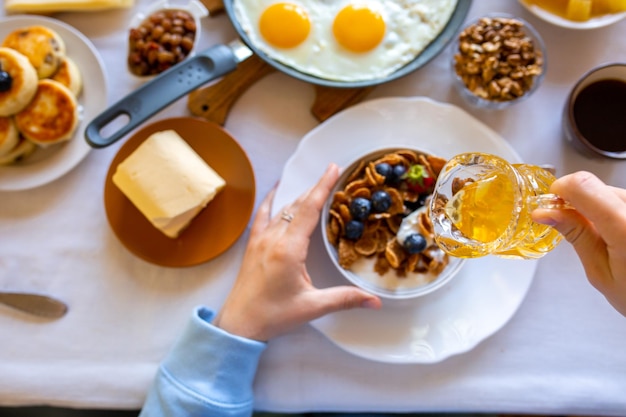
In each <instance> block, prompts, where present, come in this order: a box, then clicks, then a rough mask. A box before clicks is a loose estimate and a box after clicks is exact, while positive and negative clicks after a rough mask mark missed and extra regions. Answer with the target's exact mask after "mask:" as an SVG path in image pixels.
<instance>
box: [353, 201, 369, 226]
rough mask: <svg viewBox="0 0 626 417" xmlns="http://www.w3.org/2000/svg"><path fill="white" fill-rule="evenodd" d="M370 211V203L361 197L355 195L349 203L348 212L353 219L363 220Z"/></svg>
mask: <svg viewBox="0 0 626 417" xmlns="http://www.w3.org/2000/svg"><path fill="white" fill-rule="evenodd" d="M371 211H372V203H371V202H370V201H369V200H368V199H367V198H363V197H357V198H355V199H354V200H352V202H351V203H350V214H351V215H352V218H353V219H355V220H365V219H367V216H369V214H370V212H371Z"/></svg>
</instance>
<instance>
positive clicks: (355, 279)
mask: <svg viewBox="0 0 626 417" xmlns="http://www.w3.org/2000/svg"><path fill="white" fill-rule="evenodd" d="M401 149H409V150H413V151H416V152H421V153H424V154H429V155H436V154H435V153H433V152H430V151H428V150H425V149H418V148H411V147H409V146H392V145H386V146H384V147H380V148H376V149H373V150H370V151H369V152H367V153H364V154H362V155H360V156H358V157H356V158H354V159H352V160H351V161H350V162H348V163H347V164H346V165H345V166H344V167H342V171H341V173H340V175H339V178H338V179H337V182H336V183H335V185H334V186H333V188H332V190H331V192H330V194H329V196H328V198H327V199H326V201H325V202H324V205H323V207H322V213H321V218H320V222H319V223H320V228H321V234H322V240H323V243H324V248H325V249H326V253H327V254H328V256H329V258H330V259H331V261H332V263H333V265H334V266H335V268H336V269H337V270H338V271H339V273H341V275H342V276H343V277H344V278H345V279H347V280H348V281H349V282H351V283H352V284H354V285H355V286H357V287H359V288H361V289H363V290H365V291H367V292H369V293H371V294H375V295H378V296H380V297H382V298H386V299H392V300H405V299H412V298H417V297H421V296H424V295H426V294H430V293H432V292H434V291H435V290H437V289H439V288H441V287H443V286H444V285H445V284H447V283H448V282H450V281H451V280H452V278H454V277H455V276H457V275H458V273H459V271H460V270H461V269H462V266H463V265H464V264H465V262H466V261H467V259H464V258H457V257H454V256H450V255H448V256H449V258H450V262H449V263H448V265H446V267H445V268H444V270H443V272H442V273H441V274H439V275H438V276H437V277H436V278H435V279H434V280H433V281H431V282H429V283H427V284H423V285H418V286H416V287H411V288H403V289H401V290H393V289H387V288H383V287H381V286H377V285H375V284H373V283H372V282H370V281H368V280H366V279H364V278H362V277H360V276H359V275H358V274H356V273H354V272H352V271H350V270H347V269H345V268H343V267H342V266H341V265H339V262H338V257H337V249H336V248H335V247H334V246H333V245H331V244H330V242H329V241H328V236H327V230H326V225H327V223H328V216H329V211H330V203H331V200H332V197H333V195H334V194H335V192H336V191H337V190H338V189H339V187H341V186H342V185H343V182H344V181H345V179H346V178H347V176H348V175H349V174H350V173H351V172H352V170H353V169H354V168H355V167H356V166H357V164H358V163H359V162H360V161H361V160H362V159H364V158H365V159H367V160H368V161H371V160H373V159H376V158H378V157H379V156H382V155H384V154H386V153H389V152H393V151H397V150H401Z"/></svg>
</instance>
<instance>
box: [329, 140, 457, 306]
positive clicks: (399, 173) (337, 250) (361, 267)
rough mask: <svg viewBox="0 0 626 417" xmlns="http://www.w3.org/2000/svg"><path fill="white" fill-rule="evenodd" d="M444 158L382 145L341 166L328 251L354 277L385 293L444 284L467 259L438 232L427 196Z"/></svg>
mask: <svg viewBox="0 0 626 417" xmlns="http://www.w3.org/2000/svg"><path fill="white" fill-rule="evenodd" d="M444 163H445V160H444V159H443V158H439V157H437V156H434V155H432V154H431V153H428V152H423V151H419V150H414V149H404V148H385V149H377V150H374V151H372V152H370V153H368V154H366V155H362V156H360V157H359V158H358V159H357V160H355V161H354V162H352V163H350V164H349V165H348V166H347V167H346V168H345V169H344V170H343V172H342V174H341V176H340V178H339V180H338V181H337V184H336V185H335V187H334V189H333V190H332V192H331V194H330V196H329V199H328V201H327V202H326V204H325V205H324V207H323V209H322V217H321V219H322V220H321V222H320V226H321V231H322V237H323V241H324V245H325V247H326V250H327V253H328V255H329V257H330V259H331V260H332V262H333V264H334V265H335V267H336V268H337V270H338V271H339V272H340V273H341V274H342V275H343V276H344V277H345V278H346V279H347V280H348V281H349V282H351V283H352V284H354V285H356V286H358V287H360V288H362V289H364V290H366V291H368V292H370V293H373V294H376V295H378V296H380V297H383V298H388V299H408V298H415V297H419V296H423V295H426V294H429V293H432V292H433V291H435V290H437V289H439V288H441V287H442V286H444V285H445V284H446V283H448V282H449V281H450V280H451V279H452V278H453V277H454V276H455V275H456V274H457V272H459V270H460V269H461V266H462V265H463V263H464V262H465V260H464V259H461V258H455V257H452V256H449V255H447V254H446V253H445V252H443V250H441V249H440V248H439V247H438V246H437V245H436V243H435V242H434V239H433V227H432V223H431V221H430V218H429V210H428V201H429V198H430V197H431V195H432V192H433V189H434V186H435V182H436V180H437V175H438V174H439V172H440V170H441V167H442V166H443V164H444Z"/></svg>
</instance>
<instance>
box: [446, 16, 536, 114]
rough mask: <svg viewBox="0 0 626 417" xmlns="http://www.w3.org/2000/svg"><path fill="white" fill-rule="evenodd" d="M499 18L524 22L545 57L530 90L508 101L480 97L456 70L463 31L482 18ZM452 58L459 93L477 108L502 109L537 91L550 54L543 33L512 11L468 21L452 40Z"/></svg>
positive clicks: (455, 83)
mask: <svg viewBox="0 0 626 417" xmlns="http://www.w3.org/2000/svg"><path fill="white" fill-rule="evenodd" d="M486 17H487V18H497V17H502V18H507V19H515V20H518V21H520V22H522V23H523V24H524V28H525V30H526V34H527V35H528V36H530V38H531V39H532V40H533V42H534V43H535V44H536V45H537V46H538V48H539V50H540V51H541V54H542V58H543V63H542V67H541V68H542V71H541V74H539V75H536V76H535V77H534V78H533V85H532V87H531V88H530V90H528V91H527V92H526V93H524V95H522V96H520V97H517V98H516V99H513V100H506V101H494V100H486V99H484V98H481V97H478V96H477V95H476V94H474V93H472V92H471V91H470V90H469V88H467V86H466V85H465V83H464V82H463V80H462V79H461V77H460V76H459V74H457V72H456V70H455V68H454V67H455V59H454V57H455V55H456V53H457V51H458V49H459V35H460V34H461V32H463V31H464V30H465V29H467V28H468V27H470V26H472V25H474V24H476V23H478V22H479V21H480V20H481V19H483V18H486ZM451 51H452V53H451V59H450V65H451V69H452V75H453V77H454V85H455V87H456V88H457V90H458V91H459V94H460V95H461V97H462V98H463V99H464V100H465V101H466V102H468V103H469V104H471V105H472V106H475V107H477V108H481V109H487V110H502V109H505V108H508V107H510V106H512V105H514V104H516V103H519V102H521V101H524V100H527V99H528V98H529V97H530V96H532V95H533V94H534V93H535V91H537V90H538V89H539V86H540V85H541V84H542V83H543V79H544V78H545V76H546V72H547V71H548V54H547V48H546V44H545V42H544V40H543V37H542V36H541V34H540V33H539V31H538V30H537V29H536V28H535V27H534V26H533V25H532V24H530V23H529V22H528V21H527V20H526V19H524V18H521V17H519V16H516V15H513V14H510V13H495V12H494V13H487V14H484V15H481V16H478V17H476V18H474V19H472V20H470V21H468V22H467V24H465V25H464V26H463V27H462V29H461V31H460V32H459V33H458V34H457V36H456V38H455V39H454V41H453V42H452V48H451Z"/></svg>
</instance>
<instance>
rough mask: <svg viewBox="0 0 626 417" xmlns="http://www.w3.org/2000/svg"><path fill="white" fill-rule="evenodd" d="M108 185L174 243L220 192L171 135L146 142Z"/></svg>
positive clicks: (215, 179)
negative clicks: (112, 184)
mask: <svg viewBox="0 0 626 417" xmlns="http://www.w3.org/2000/svg"><path fill="white" fill-rule="evenodd" d="M112 179H113V183H114V184H115V185H116V186H117V187H118V188H119V189H120V190H121V191H122V193H124V195H125V196H126V197H128V199H129V200H130V201H132V203H133V204H134V205H135V206H136V207H137V208H138V209H139V211H141V212H142V213H143V215H144V216H146V218H147V219H148V220H149V221H150V223H152V224H153V225H154V227H156V228H157V229H159V230H160V231H162V232H163V233H164V234H165V235H166V236H168V237H170V238H176V237H178V235H179V234H180V232H182V231H183V230H184V229H185V228H186V227H187V226H188V225H189V223H191V221H192V220H193V218H194V217H196V215H197V214H198V213H199V212H200V211H201V210H202V209H203V208H204V207H206V205H207V204H209V202H210V201H211V200H213V198H214V197H215V196H216V195H217V193H219V192H220V191H221V190H222V189H223V188H224V187H225V186H226V181H224V179H223V178H222V177H220V175H219V174H218V173H217V172H215V171H214V170H213V169H212V168H211V167H210V166H209V165H208V164H207V163H206V162H205V161H204V160H203V159H202V158H201V157H200V156H199V155H198V154H197V153H196V152H195V151H194V150H193V148H191V146H189V144H187V142H185V140H184V139H183V138H181V137H180V135H178V133H176V131H174V130H164V131H160V132H156V133H154V134H152V135H151V136H150V137H148V138H147V139H146V140H145V141H144V142H143V143H142V144H141V145H139V146H138V147H137V149H135V151H134V152H133V153H131V154H130V155H129V156H128V157H127V158H126V159H124V161H122V162H121V163H120V164H119V165H118V166H117V169H116V171H115V173H114V174H113V178H112Z"/></svg>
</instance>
